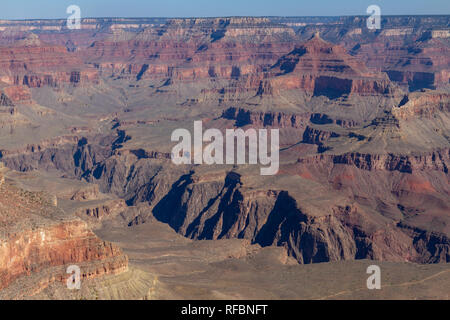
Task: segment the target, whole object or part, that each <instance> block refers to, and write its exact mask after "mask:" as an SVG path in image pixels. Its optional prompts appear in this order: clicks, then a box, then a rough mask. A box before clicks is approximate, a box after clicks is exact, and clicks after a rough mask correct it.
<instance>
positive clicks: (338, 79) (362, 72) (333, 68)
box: [271, 33, 392, 99]
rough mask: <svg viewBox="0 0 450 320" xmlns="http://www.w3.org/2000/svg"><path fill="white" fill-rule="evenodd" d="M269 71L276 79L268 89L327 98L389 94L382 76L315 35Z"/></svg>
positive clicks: (342, 49)
mask: <svg viewBox="0 0 450 320" xmlns="http://www.w3.org/2000/svg"><path fill="white" fill-rule="evenodd" d="M271 71H272V73H274V74H275V76H276V78H275V79H274V80H272V81H271V88H272V90H277V91H279V90H286V89H301V90H303V91H305V92H307V93H309V94H311V95H315V96H321V95H323V96H326V97H328V98H330V99H335V98H338V97H341V96H349V95H352V94H357V95H378V94H388V93H390V92H391V91H392V88H391V86H390V83H389V80H388V79H387V77H386V75H384V74H381V73H375V72H373V71H369V70H368V69H367V68H366V66H365V65H364V64H363V63H362V62H361V61H360V60H358V59H356V58H355V57H352V56H351V55H349V54H347V53H346V50H345V48H343V47H341V46H337V45H332V44H331V43H328V42H326V41H324V40H322V38H321V37H320V36H319V34H318V33H317V34H315V35H314V36H313V37H312V38H311V39H310V40H308V41H307V42H306V43H304V44H302V45H300V46H297V47H296V48H295V49H294V50H293V51H292V52H290V53H289V54H287V55H285V56H283V57H282V58H280V59H279V60H278V61H277V63H276V64H275V65H273V66H272V67H271Z"/></svg>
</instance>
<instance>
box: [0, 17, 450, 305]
mask: <svg viewBox="0 0 450 320" xmlns="http://www.w3.org/2000/svg"><path fill="white" fill-rule="evenodd" d="M365 24H366V21H365V18H363V17H317V18H314V17H304V18H302V17H299V18H288V17H286V18H281V17H279V18H278V17H268V18H252V17H229V18H190V19H163V18H148V19H147V18H136V19H131V18H98V19H94V18H92V19H82V23H81V26H82V27H81V29H80V30H68V29H67V28H66V27H65V20H30V21H8V20H2V21H0V31H1V32H0V66H1V68H0V162H1V164H2V167H1V169H0V177H1V181H2V183H1V184H0V241H1V243H0V298H2V299H41V298H42V299H84V298H87V299H96V298H100V299H130V298H131V299H165V298H175V299H179V298H181V299H185V298H198V299H210V298H211V297H214V298H217V299H223V298H231V299H252V298H259V299H266V298H268V299H271V298H274V299H283V298H285V299H286V298H288V299H302V298H303V299H320V298H333V297H334V296H333V293H336V294H337V296H336V298H353V299H358V298H368V299H382V298H402V297H406V298H408V299H409V298H416V297H426V298H430V299H436V298H443V297H444V298H445V295H446V294H447V297H448V289H447V290H446V289H445V285H442V284H445V283H450V282H449V281H450V280H449V278H448V276H449V273H448V270H449V268H448V263H450V200H449V199H450V185H449V172H448V170H449V166H450V140H449V137H450V131H449V130H450V80H449V77H450V71H449V57H450V55H449V50H450V34H449V17H448V16H411V17H409V16H404V17H395V16H392V17H389V16H388V17H385V18H384V22H383V28H382V29H381V30H379V31H373V30H368V29H367V28H366V27H365ZM195 122H197V123H198V122H201V124H202V126H203V128H204V130H205V131H206V130H208V129H216V130H219V131H220V132H222V133H223V134H225V132H226V131H227V130H237V129H242V130H244V131H245V130H248V129H260V130H264V129H265V130H268V131H270V130H273V129H277V130H279V146H280V150H279V151H280V152H279V171H278V173H277V174H276V175H273V176H262V175H261V174H260V166H259V165H257V166H255V165H252V164H251V163H249V162H248V161H247V162H245V161H244V162H245V163H247V164H245V163H244V164H238V165H233V164H231V163H229V164H223V165H221V164H213V165H207V164H201V165H199V164H198V163H192V164H191V163H184V164H179V165H176V164H174V163H173V162H172V161H171V153H172V149H173V147H174V146H175V145H176V141H171V135H172V133H173V132H174V131H175V130H177V129H180V128H186V130H188V131H189V132H194V127H195V125H194V123H195ZM370 264H378V265H380V266H382V268H383V270H388V273H389V277H388V278H387V280H386V281H387V283H388V287H389V288H386V289H384V290H382V291H380V292H378V293H377V292H370V293H361V292H360V287H361V286H364V283H365V282H364V281H365V277H366V273H365V267H367V266H368V265H370ZM69 265H79V266H80V268H81V270H82V281H83V285H82V289H81V290H79V291H76V292H71V291H70V290H68V289H67V288H65V281H66V279H67V278H68V277H69V274H67V273H66V268H67V267H68V266H69ZM352 273H353V275H352ZM283 274H285V275H286V276H283ZM305 274H308V275H309V276H305ZM352 277H354V278H352ZM305 278H308V279H305ZM333 278H337V279H339V280H338V281H337V282H336V281H335V282H333V281H331V282H332V284H329V281H330V279H333ZM321 279H322V281H321ZM323 279H325V280H323ZM352 279H354V280H352ZM355 279H356V280H355ZM414 279H416V280H417V279H419V280H417V281H419V282H418V283H419V284H420V285H418V284H417V283H415V282H414ZM313 280H314V281H316V282H315V283H313ZM422 280H423V281H422ZM326 281H328V282H326ZM297 283H304V285H303V287H305V286H306V287H305V288H306V289H305V288H304V289H301V288H297V287H298V286H297V287H294V284H297ZM325 283H326V284H325ZM233 286H235V289H232V288H233ZM398 286H400V287H402V288H404V289H402V290H400V291H395V289H394V288H397V287H398ZM421 286H423V287H421ZM307 288H309V289H310V290H309V291H308V290H307ZM330 292H331V293H330ZM339 292H346V293H345V294H340V293H339Z"/></svg>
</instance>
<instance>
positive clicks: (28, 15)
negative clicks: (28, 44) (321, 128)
mask: <svg viewBox="0 0 450 320" xmlns="http://www.w3.org/2000/svg"><path fill="white" fill-rule="evenodd" d="M372 4H376V5H378V6H380V8H381V11H382V14H383V15H414V14H416V15H417V14H450V1H449V0H220V1H219V0H1V6H0V8H1V9H0V19H54V18H66V17H68V16H69V15H68V14H66V9H67V7H68V6H70V5H78V6H79V7H80V8H81V16H82V17H218V16H221V17H223V16H340V15H366V9H367V7H368V6H370V5H372Z"/></svg>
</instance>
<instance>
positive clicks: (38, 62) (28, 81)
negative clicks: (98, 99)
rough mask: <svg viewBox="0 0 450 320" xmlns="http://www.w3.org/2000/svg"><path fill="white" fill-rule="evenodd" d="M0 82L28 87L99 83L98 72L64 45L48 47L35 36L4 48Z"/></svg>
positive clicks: (1, 51)
mask: <svg viewBox="0 0 450 320" xmlns="http://www.w3.org/2000/svg"><path fill="white" fill-rule="evenodd" d="M0 56H1V58H0V66H1V71H0V80H1V81H3V82H5V83H7V84H10V85H19V86H21V85H24V86H28V87H42V86H52V87H55V86H59V85H61V84H64V83H71V84H74V85H77V84H79V83H81V82H95V81H97V80H98V73H97V71H96V70H95V69H94V68H92V67H89V66H87V65H85V64H84V62H83V61H82V60H81V59H80V57H79V56H77V55H76V54H74V53H70V52H68V51H67V49H66V48H65V47H63V46H55V45H48V44H45V43H43V42H42V41H40V40H39V37H38V36H37V35H34V34H31V35H29V36H28V37H27V38H25V39H24V40H20V41H17V42H15V43H14V45H12V46H9V47H0Z"/></svg>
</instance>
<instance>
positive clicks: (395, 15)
mask: <svg viewBox="0 0 450 320" xmlns="http://www.w3.org/2000/svg"><path fill="white" fill-rule="evenodd" d="M368 16H369V15H336V16H329V15H325V16H317V15H312V16H283V15H277V16H264V15H260V16H251V15H247V16H246V15H243V16H239V15H238V16H178V17H177V16H174V17H169V16H166V17H163V16H159V17H158V16H154V17H120V16H115V17H101V16H97V17H84V18H81V20H85V19H217V18H224V19H227V18H344V17H347V18H348V17H368ZM427 16H442V17H445V16H450V14H442V13H429V14H384V15H382V17H427ZM0 20H4V21H42V20H45V21H52V20H67V17H65V18H20V19H8V18H0Z"/></svg>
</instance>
